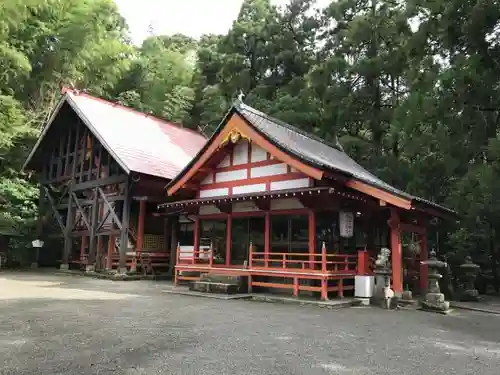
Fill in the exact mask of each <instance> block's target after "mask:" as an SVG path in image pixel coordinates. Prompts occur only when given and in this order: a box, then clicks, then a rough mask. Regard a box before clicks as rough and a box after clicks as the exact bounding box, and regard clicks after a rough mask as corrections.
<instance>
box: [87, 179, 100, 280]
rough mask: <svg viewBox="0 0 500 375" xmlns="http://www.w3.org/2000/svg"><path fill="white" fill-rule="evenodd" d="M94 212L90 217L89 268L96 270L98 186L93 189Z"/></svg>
mask: <svg viewBox="0 0 500 375" xmlns="http://www.w3.org/2000/svg"><path fill="white" fill-rule="evenodd" d="M92 194H93V197H92V212H91V218H90V228H89V230H90V235H89V256H88V263H87V266H88V267H87V270H89V271H94V269H95V262H96V255H97V235H96V233H97V225H98V217H99V191H98V189H97V188H95V189H93V190H92Z"/></svg>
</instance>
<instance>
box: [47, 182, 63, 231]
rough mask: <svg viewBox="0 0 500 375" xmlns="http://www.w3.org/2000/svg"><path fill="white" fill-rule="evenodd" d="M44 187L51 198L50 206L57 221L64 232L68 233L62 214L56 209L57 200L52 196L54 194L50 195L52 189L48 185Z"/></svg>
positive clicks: (48, 197) (49, 198)
mask: <svg viewBox="0 0 500 375" xmlns="http://www.w3.org/2000/svg"><path fill="white" fill-rule="evenodd" d="M43 188H44V190H45V194H46V195H47V199H48V200H49V203H50V208H51V209H52V213H53V214H54V217H55V218H56V220H57V223H58V224H59V226H60V227H61V230H62V232H63V234H65V233H66V227H65V226H64V224H63V222H62V217H61V214H60V213H59V211H57V209H56V202H55V201H54V198H52V196H51V195H50V191H49V189H48V188H47V186H44V187H43Z"/></svg>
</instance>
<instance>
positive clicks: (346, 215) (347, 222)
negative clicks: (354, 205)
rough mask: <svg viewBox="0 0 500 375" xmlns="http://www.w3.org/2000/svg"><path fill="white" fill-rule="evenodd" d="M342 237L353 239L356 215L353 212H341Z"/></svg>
mask: <svg viewBox="0 0 500 375" xmlns="http://www.w3.org/2000/svg"><path fill="white" fill-rule="evenodd" d="M339 229H340V237H343V238H351V237H352V236H353V234H354V214H353V213H352V212H347V211H340V212H339Z"/></svg>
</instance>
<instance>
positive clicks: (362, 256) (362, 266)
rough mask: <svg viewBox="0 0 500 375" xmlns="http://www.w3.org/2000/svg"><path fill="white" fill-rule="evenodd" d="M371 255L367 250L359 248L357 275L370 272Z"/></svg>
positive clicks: (364, 274)
mask: <svg viewBox="0 0 500 375" xmlns="http://www.w3.org/2000/svg"><path fill="white" fill-rule="evenodd" d="M369 261H370V256H369V254H368V251H366V250H358V260H357V264H356V275H360V276H367V275H369V274H370V269H369V268H370V266H369Z"/></svg>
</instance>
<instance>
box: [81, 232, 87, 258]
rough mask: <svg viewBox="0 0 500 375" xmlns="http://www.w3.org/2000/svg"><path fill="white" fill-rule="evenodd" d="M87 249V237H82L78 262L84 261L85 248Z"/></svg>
mask: <svg viewBox="0 0 500 375" xmlns="http://www.w3.org/2000/svg"><path fill="white" fill-rule="evenodd" d="M86 247H87V236H82V242H81V244H80V262H83V260H84V259H85V248H86Z"/></svg>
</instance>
